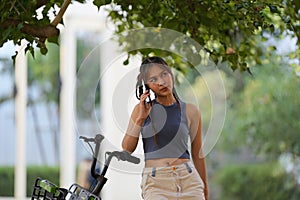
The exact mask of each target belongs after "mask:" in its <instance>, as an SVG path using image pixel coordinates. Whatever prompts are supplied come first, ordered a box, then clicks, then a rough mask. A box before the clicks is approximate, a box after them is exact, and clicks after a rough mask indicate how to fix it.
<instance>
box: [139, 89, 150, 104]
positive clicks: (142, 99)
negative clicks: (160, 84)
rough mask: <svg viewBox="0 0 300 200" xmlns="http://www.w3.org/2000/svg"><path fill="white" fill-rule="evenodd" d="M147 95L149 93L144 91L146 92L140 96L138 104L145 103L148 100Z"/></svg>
mask: <svg viewBox="0 0 300 200" xmlns="http://www.w3.org/2000/svg"><path fill="white" fill-rule="evenodd" d="M149 95H150V93H149V91H148V90H146V92H144V93H143V94H142V95H141V96H140V102H144V101H146V99H147V98H148V96H149Z"/></svg>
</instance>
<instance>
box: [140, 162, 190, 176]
mask: <svg viewBox="0 0 300 200" xmlns="http://www.w3.org/2000/svg"><path fill="white" fill-rule="evenodd" d="M192 168H193V164H192V163H191V162H185V163H182V164H179V165H171V166H165V167H145V168H144V170H143V174H145V173H146V174H147V173H148V174H149V173H151V176H156V174H157V173H168V172H172V171H180V170H187V171H188V172H189V173H192Z"/></svg>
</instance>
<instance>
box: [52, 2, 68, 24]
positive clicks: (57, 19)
mask: <svg viewBox="0 0 300 200" xmlns="http://www.w3.org/2000/svg"><path fill="white" fill-rule="evenodd" d="M70 3H71V0H65V1H64V3H63V5H62V6H61V8H60V10H59V12H58V14H57V15H56V17H55V18H54V20H53V21H52V22H51V25H52V26H57V25H58V24H59V23H60V22H61V19H62V18H63V16H64V14H65V12H66V10H67V8H68V6H69V5H70Z"/></svg>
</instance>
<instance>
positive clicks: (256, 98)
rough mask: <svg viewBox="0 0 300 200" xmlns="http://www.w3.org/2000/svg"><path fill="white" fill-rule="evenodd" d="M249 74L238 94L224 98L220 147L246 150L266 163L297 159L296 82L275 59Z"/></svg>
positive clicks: (299, 85) (298, 86)
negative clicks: (282, 157)
mask: <svg viewBox="0 0 300 200" xmlns="http://www.w3.org/2000/svg"><path fill="white" fill-rule="evenodd" d="M258 71H259V73H258ZM274 71H276V73H273V72H274ZM253 74H254V76H253V77H252V78H251V79H246V80H245V79H244V80H245V81H246V82H247V83H246V84H245V87H244V88H243V89H242V90H241V91H239V92H235V93H232V94H231V95H229V96H228V105H229V108H228V110H227V116H226V123H225V127H224V130H223V135H222V140H221V141H222V143H223V144H224V147H229V148H241V147H245V146H247V147H249V148H251V149H252V150H253V151H254V152H256V153H257V154H262V155H266V158H270V159H271V158H279V156H280V155H282V154H286V153H288V154H291V155H293V156H299V149H300V145H299V144H300V140H299V137H298V136H297V135H298V130H299V128H300V124H299V122H298V120H297V119H298V118H299V117H300V110H299V109H297V108H298V107H299V106H300V103H299V101H298V99H299V97H300V95H299V92H298V91H299V89H300V80H299V79H298V78H297V77H296V76H294V74H293V70H292V69H291V68H290V67H288V66H287V65H286V64H285V63H284V62H280V61H278V60H276V59H273V62H270V63H269V64H267V65H265V66H263V67H262V68H260V69H256V70H254V72H253Z"/></svg>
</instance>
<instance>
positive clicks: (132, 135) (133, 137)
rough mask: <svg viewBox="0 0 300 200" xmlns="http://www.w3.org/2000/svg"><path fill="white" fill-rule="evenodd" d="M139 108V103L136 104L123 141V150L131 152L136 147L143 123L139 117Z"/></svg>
mask: <svg viewBox="0 0 300 200" xmlns="http://www.w3.org/2000/svg"><path fill="white" fill-rule="evenodd" d="M138 110H139V107H138V105H136V106H135V108H134V110H133V111H132V114H131V117H130V120H129V124H128V128H127V131H126V134H125V136H124V138H123V141H122V148H123V150H124V151H128V152H130V153H132V152H133V151H134V150H135V149H136V146H137V144H138V140H139V135H140V132H141V127H142V123H143V122H141V120H138V119H137V113H138V112H139V111H138Z"/></svg>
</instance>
